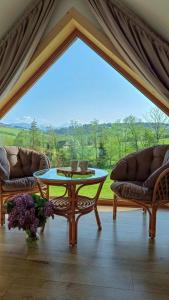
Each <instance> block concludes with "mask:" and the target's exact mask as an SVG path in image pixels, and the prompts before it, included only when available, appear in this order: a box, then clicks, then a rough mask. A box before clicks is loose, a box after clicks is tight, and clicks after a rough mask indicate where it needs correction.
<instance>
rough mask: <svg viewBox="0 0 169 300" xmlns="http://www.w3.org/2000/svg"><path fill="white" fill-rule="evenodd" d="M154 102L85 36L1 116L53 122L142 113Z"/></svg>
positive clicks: (110, 119)
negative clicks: (92, 45)
mask: <svg viewBox="0 0 169 300" xmlns="http://www.w3.org/2000/svg"><path fill="white" fill-rule="evenodd" d="M153 107H154V104H153V103H152V102H151V101H150V100H149V99H147V98H146V97H145V96H144V95H143V94H141V92H139V91H138V90H137V89H136V88H135V87H134V86H132V85H131V84H130V83H129V82H128V81H127V80H126V79H125V78H124V77H122V76H121V75H120V74H119V73H118V72H117V71H116V70H114V69H113V68H112V67H111V66H110V65H109V64H108V63H106V62H105V61H104V60H103V59H102V58H101V57H100V56H99V55H98V54H96V53H95V52H94V51H93V50H91V49H90V48H89V47H88V46H87V45H86V44H84V43H83V42H82V41H81V40H79V39H78V40H76V41H75V42H74V43H73V44H72V45H71V47H69V49H68V50H67V51H66V52H64V53H63V54H62V56H61V57H60V58H59V59H58V60H57V61H56V62H55V63H54V64H53V65H52V66H51V67H50V68H49V70H48V71H47V72H46V73H45V74H44V75H43V76H42V77H41V78H40V79H39V80H38V82H37V83H36V84H35V85H34V86H33V87H32V88H31V89H30V90H29V91H28V92H27V93H26V94H25V95H24V96H23V97H22V98H21V99H20V101H19V102H18V103H17V104H16V105H15V106H14V107H13V108H12V109H11V110H10V112H8V113H7V114H6V116H5V117H4V118H3V119H2V120H1V121H2V122H4V123H20V122H25V123H30V122H32V121H33V120H36V121H37V123H38V124H43V125H45V126H48V125H51V126H54V127H61V126H67V125H68V124H69V123H70V122H71V121H77V122H79V123H83V124H84V123H89V122H91V121H92V120H94V119H97V120H98V121H99V122H100V123H103V122H106V123H107V122H114V121H116V120H119V119H121V120H122V119H123V118H125V117H126V116H129V115H131V114H132V115H135V116H136V117H137V118H139V119H140V118H142V119H143V118H144V116H145V115H146V114H147V113H148V112H149V111H150V110H151V109H152V108H153Z"/></svg>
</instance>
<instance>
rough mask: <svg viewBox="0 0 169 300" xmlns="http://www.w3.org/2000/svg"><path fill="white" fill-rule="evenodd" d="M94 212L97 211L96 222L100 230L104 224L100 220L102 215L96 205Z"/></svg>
mask: <svg viewBox="0 0 169 300" xmlns="http://www.w3.org/2000/svg"><path fill="white" fill-rule="evenodd" d="M94 212H95V217H96V222H97V226H98V230H102V225H101V221H100V217H99V213H98V210H97V207H95V209H94Z"/></svg>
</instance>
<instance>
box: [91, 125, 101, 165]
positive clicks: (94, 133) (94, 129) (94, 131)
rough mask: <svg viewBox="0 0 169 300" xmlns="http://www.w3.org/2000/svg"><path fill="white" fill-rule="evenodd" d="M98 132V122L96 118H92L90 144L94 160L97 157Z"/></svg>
mask: <svg viewBox="0 0 169 300" xmlns="http://www.w3.org/2000/svg"><path fill="white" fill-rule="evenodd" d="M98 132H99V122H98V121H97V120H94V121H92V122H91V138H92V144H93V147H94V151H95V160H96V162H97V158H98Z"/></svg>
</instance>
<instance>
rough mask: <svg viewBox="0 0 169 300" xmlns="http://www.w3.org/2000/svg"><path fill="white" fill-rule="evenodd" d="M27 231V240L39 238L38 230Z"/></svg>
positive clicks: (32, 240) (31, 240)
mask: <svg viewBox="0 0 169 300" xmlns="http://www.w3.org/2000/svg"><path fill="white" fill-rule="evenodd" d="M25 232H26V240H27V241H28V242H34V241H37V240H38V239H39V237H38V234H37V233H36V232H32V231H31V230H29V229H27V230H25Z"/></svg>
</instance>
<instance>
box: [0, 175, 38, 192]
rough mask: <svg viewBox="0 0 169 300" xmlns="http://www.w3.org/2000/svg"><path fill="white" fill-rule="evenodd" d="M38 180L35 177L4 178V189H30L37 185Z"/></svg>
mask: <svg viewBox="0 0 169 300" xmlns="http://www.w3.org/2000/svg"><path fill="white" fill-rule="evenodd" d="M36 186H37V184H36V181H35V179H34V177H24V178H15V179H10V180H4V181H3V184H2V190H3V191H5V192H12V191H20V190H25V191H26V190H28V189H31V188H34V187H36Z"/></svg>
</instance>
